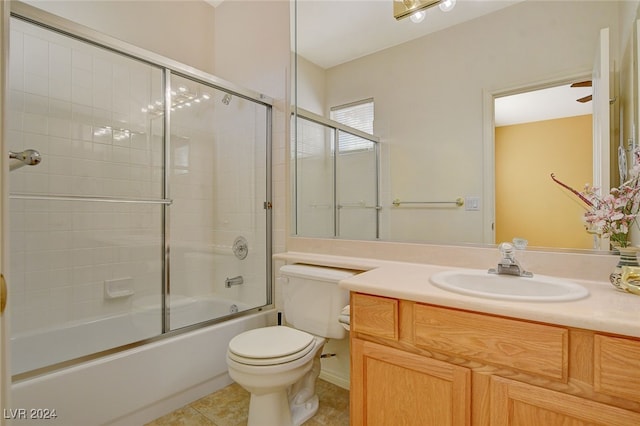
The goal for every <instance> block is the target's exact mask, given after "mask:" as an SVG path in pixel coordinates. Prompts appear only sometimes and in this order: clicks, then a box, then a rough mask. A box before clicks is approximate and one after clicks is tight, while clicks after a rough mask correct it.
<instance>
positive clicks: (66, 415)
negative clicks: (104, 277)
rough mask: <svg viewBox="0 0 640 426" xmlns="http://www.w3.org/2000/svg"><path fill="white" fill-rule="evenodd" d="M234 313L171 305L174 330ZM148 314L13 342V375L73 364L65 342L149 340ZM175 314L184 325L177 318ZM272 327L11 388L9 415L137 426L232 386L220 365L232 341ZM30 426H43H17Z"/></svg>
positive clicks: (191, 336)
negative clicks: (49, 364) (49, 363)
mask: <svg viewBox="0 0 640 426" xmlns="http://www.w3.org/2000/svg"><path fill="white" fill-rule="evenodd" d="M231 305H239V306H238V308H239V310H242V308H243V307H242V305H240V304H238V303H229V302H228V301H225V302H224V303H220V301H219V300H216V299H215V298H201V299H199V300H191V299H188V298H187V299H180V303H177V300H176V303H175V304H174V303H172V304H171V308H172V309H173V311H172V312H173V320H172V325H174V326H173V327H172V328H177V327H179V326H180V325H186V323H185V322H181V321H187V320H192V319H193V318H194V315H195V316H197V315H204V314H205V313H208V312H210V310H211V309H214V308H215V309H224V310H226V312H225V313H224V314H227V313H229V311H230V310H231V309H235V308H234V307H232V306H231ZM174 307H175V308H176V309H174ZM187 307H188V309H181V308H187ZM194 308H195V309H194ZM152 310H153V311H156V310H155V309H152V307H151V306H149V310H148V311H145V310H144V309H137V310H136V309H134V310H133V311H132V314H130V315H120V316H114V317H109V318H104V319H100V320H96V321H92V322H89V323H85V324H77V325H72V326H69V327H65V328H60V329H56V330H48V331H47V333H45V334H41V335H38V334H33V333H32V334H30V335H24V336H18V337H17V338H16V339H15V340H14V339H12V348H11V351H12V364H13V365H14V366H15V367H16V368H14V369H13V370H14V371H16V372H17V371H19V370H20V369H22V371H29V370H31V369H32V367H33V366H34V365H37V363H38V362H40V363H42V359H41V357H44V356H46V357H48V358H47V359H69V358H73V357H74V356H76V355H77V354H76V353H74V352H73V351H77V350H78V349H76V348H75V347H74V345H73V344H65V342H77V341H78V340H76V339H84V340H81V341H86V340H87V339H88V340H90V343H91V344H92V345H94V346H93V347H94V348H95V349H97V350H103V349H105V348H104V347H108V344H107V343H109V342H112V341H113V339H115V338H117V337H118V334H119V333H120V334H121V333H122V332H123V331H124V330H130V332H132V333H137V332H139V333H141V334H140V336H142V335H143V334H144V333H148V330H146V329H145V327H148V325H149V324H148V323H149V321H151V320H153V321H154V322H157V321H158V317H157V315H156V316H155V318H153V316H152V315H149V313H150V312H151V311H152ZM178 312H184V315H186V317H185V318H182V319H181V318H179V317H180V315H179V314H178ZM132 322H133V325H134V327H132V326H131V325H132ZM275 322H276V314H275V311H274V310H266V311H262V312H256V313H252V314H248V315H245V316H241V317H238V318H234V319H231V320H228V321H225V322H221V323H218V324H214V325H210V326H207V327H203V328H199V329H196V330H192V331H189V332H185V333H182V334H177V335H175V336H172V337H168V338H165V339H160V340H157V341H154V342H152V343H148V344H145V345H141V346H138V347H135V348H132V349H127V350H124V351H120V352H117V353H113V354H110V355H106V356H104V357H100V358H97V359H94V360H91V361H87V362H83V363H80V364H76V365H73V366H71V367H69V368H65V369H61V370H57V371H54V372H51V373H47V374H44V375H42V376H37V377H33V378H29V379H25V380H22V381H19V382H16V383H14V384H13V385H12V388H11V403H10V407H8V408H11V409H14V410H16V409H26V412H27V413H29V410H30V409H42V410H55V413H56V418H55V419H51V420H47V424H52V425H53V424H59V425H65V426H75V425H77V426H87V425H141V424H144V423H145V422H148V421H151V420H153V419H155V418H157V417H160V416H162V415H163V414H166V413H168V412H170V411H173V410H175V409H177V408H180V407H181V406H183V405H185V404H187V403H189V402H192V401H194V400H196V399H198V398H200V397H202V396H204V395H207V394H209V393H211V392H214V391H216V390H218V389H220V388H222V387H224V386H226V385H228V384H229V383H231V379H230V378H229V376H228V374H227V365H226V361H225V357H226V350H227V345H228V343H229V340H231V338H232V337H234V336H235V335H237V334H239V333H241V332H243V331H246V330H250V329H253V328H257V327H264V326H267V325H273V324H275ZM154 327H156V328H157V326H154ZM156 334H157V333H156ZM98 337H99V338H98ZM120 337H122V336H120ZM133 337H135V336H133ZM85 350H86V349H85ZM82 355H84V354H80V355H78V356H82ZM56 357H57V358H56ZM65 357H66V358H65ZM14 412H15V411H14ZM30 421H32V422H33V424H42V420H37V419H33V420H30V419H26V420H19V422H20V424H30V423H29V422H30Z"/></svg>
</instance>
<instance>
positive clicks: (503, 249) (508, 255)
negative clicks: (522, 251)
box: [498, 243, 515, 259]
mask: <svg viewBox="0 0 640 426" xmlns="http://www.w3.org/2000/svg"><path fill="white" fill-rule="evenodd" d="M498 250H500V254H502V258H503V259H513V258H514V256H515V248H514V247H513V244H511V243H500V245H498Z"/></svg>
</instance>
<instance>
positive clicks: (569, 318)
mask: <svg viewBox="0 0 640 426" xmlns="http://www.w3.org/2000/svg"><path fill="white" fill-rule="evenodd" d="M276 259H280V260H285V261H287V262H301V263H312V264H317V265H326V266H333V267H340V268H349V269H356V270H365V272H362V273H360V274H358V275H355V276H353V277H352V278H348V279H346V280H343V281H341V282H340V286H341V287H343V288H345V289H347V290H349V291H356V292H361V293H368V294H373V295H378V296H386V297H393V298H398V299H405V300H412V301H416V302H424V303H430V304H434V305H440V306H446V307H451V308H459V309H465V310H469V311H475V312H484V313H490V314H495V315H502V316H507V317H511V318H519V319H526V320H531V321H539V322H544V323H550V324H558V325H565V326H570V327H576V328H583V329H588V330H595V331H603V332H608V333H614V334H620V335H625V336H633V337H640V296H637V295H634V294H630V293H624V292H621V291H619V290H616V289H615V288H614V287H613V286H612V285H611V284H609V283H608V282H599V281H586V280H572V281H574V282H576V283H579V284H581V285H583V286H584V287H586V288H587V289H588V290H589V293H590V294H589V296H588V297H586V298H584V299H580V300H575V301H569V302H520V301H504V300H494V299H488V298H481V297H474V296H467V295H463V294H458V293H453V292H450V291H447V290H443V289H440V288H438V287H436V286H434V285H433V284H431V282H430V281H429V277H430V276H431V275H432V274H434V273H436V272H440V271H445V270H451V269H459V268H452V267H447V266H436V265H428V264H418V263H405V262H387V261H381V260H372V259H362V258H350V257H343V256H330V255H314V254H308V253H283V254H279V255H276Z"/></svg>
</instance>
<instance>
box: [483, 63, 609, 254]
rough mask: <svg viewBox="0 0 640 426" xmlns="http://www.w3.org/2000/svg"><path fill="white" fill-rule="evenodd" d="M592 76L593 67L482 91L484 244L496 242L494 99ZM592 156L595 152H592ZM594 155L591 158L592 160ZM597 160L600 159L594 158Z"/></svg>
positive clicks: (587, 78)
mask: <svg viewBox="0 0 640 426" xmlns="http://www.w3.org/2000/svg"><path fill="white" fill-rule="evenodd" d="M591 78H592V70H590V69H589V70H587V69H585V70H583V71H579V72H576V73H572V74H569V75H563V76H558V77H553V78H548V79H544V80H538V81H534V82H529V83H523V84H520V85H514V86H509V87H502V88H497V89H485V90H483V103H484V105H483V108H482V110H483V118H482V122H483V138H482V139H483V156H484V158H483V159H482V160H483V164H484V172H483V174H484V178H483V181H484V184H483V199H484V200H485V202H484V204H483V212H482V214H483V233H482V234H483V243H485V244H496V243H499V242H500V241H496V240H495V239H496V233H495V220H496V212H495V204H496V199H495V187H496V185H495V182H496V177H495V175H496V170H495V143H496V141H495V99H496V98H500V97H503V96H509V95H515V94H518V93H524V92H531V91H534V90H541V89H546V88H550V87H555V86H562V85H564V84H569V83H574V82H576V81H583V80H589V79H591ZM594 155H595V153H594ZM595 161H596V158H594V162H595ZM597 161H600V160H597Z"/></svg>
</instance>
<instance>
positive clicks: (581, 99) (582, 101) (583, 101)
mask: <svg viewBox="0 0 640 426" xmlns="http://www.w3.org/2000/svg"><path fill="white" fill-rule="evenodd" d="M592 97H593V96H592V95H589V96H585V97H584V98H580V99H576V101H578V102H580V103H585V102H589V101H591V98H592Z"/></svg>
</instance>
